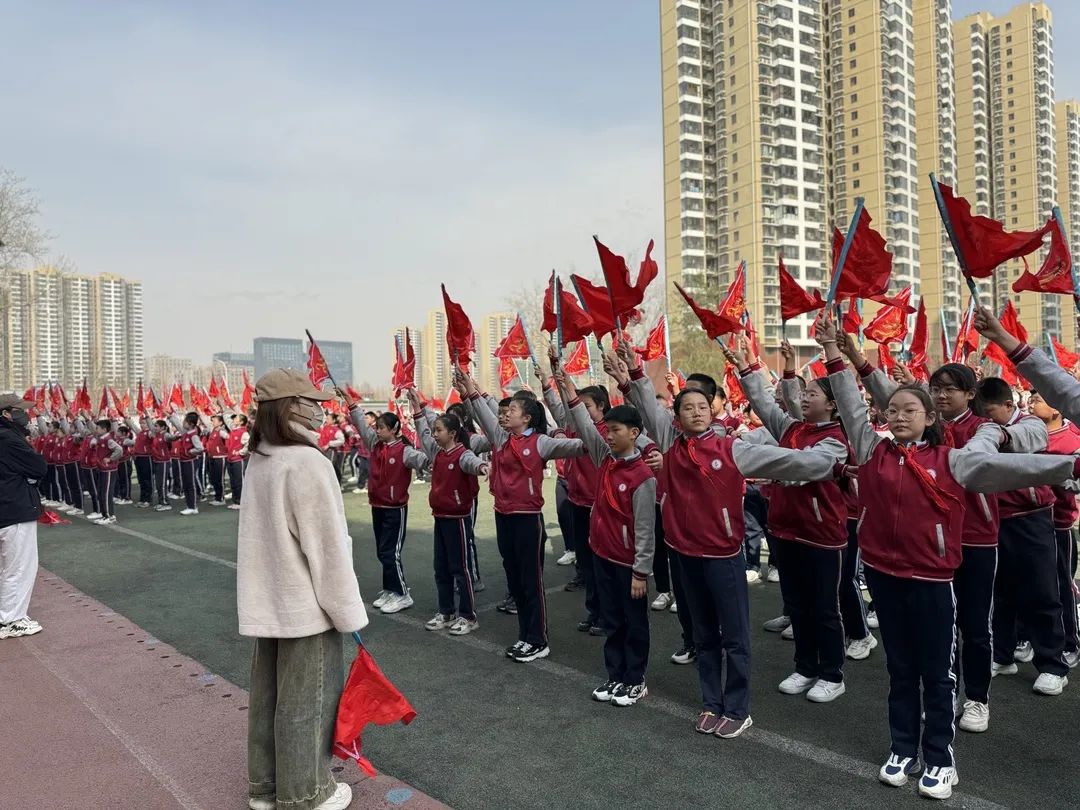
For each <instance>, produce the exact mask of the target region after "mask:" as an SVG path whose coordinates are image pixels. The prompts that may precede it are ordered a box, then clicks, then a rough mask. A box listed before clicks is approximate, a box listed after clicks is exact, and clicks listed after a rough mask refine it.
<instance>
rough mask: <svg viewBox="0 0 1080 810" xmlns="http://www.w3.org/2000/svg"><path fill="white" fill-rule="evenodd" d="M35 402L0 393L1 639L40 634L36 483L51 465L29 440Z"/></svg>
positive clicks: (39, 505) (39, 498)
mask: <svg viewBox="0 0 1080 810" xmlns="http://www.w3.org/2000/svg"><path fill="white" fill-rule="evenodd" d="M33 406H34V403H32V402H26V401H24V400H23V398H22V397H20V396H17V395H15V394H3V395H0V638H16V637H18V636H32V635H34V634H35V633H40V632H41V625H40V624H38V623H37V622H35V621H34V620H33V619H31V618H30V617H29V616H28V615H27V610H29V608H30V593H31V591H33V589H34V577H36V576H37V567H38V551H37V519H38V518H39V517H40V516H41V497H40V495H39V494H38V487H37V483H38V481H40V480H42V479H43V478H44V477H45V474H46V472H47V469H48V465H47V464H46V463H45V459H44V457H43V456H42V455H41V454H40V453H38V452H37V451H35V450H34V448H33V447H31V446H30V441H29V438H28V437H29V430H28V425H29V424H30V418H29V416H28V415H27V413H26V411H27V409H28V408H32V407H33Z"/></svg>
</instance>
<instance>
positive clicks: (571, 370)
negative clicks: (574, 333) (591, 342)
mask: <svg viewBox="0 0 1080 810" xmlns="http://www.w3.org/2000/svg"><path fill="white" fill-rule="evenodd" d="M590 368H592V363H591V362H590V361H589V346H588V344H587V343H586V342H585V341H584V340H579V341H578V344H577V346H575V347H574V351H573V352H571V354H570V356H569V357H568V358H566V362H565V363H564V364H563V371H565V372H566V373H567V374H568V375H569V376H571V377H576V376H578V375H579V374H588V373H589V369H590Z"/></svg>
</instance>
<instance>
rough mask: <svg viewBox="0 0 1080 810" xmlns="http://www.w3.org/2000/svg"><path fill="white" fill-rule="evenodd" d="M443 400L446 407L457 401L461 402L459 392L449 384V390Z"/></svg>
mask: <svg viewBox="0 0 1080 810" xmlns="http://www.w3.org/2000/svg"><path fill="white" fill-rule="evenodd" d="M445 402H446V407H447V408H449V407H450V406H451V405H456V404H457V403H459V402H461V394H459V393H458V392H457V389H456V388H454V387H453V386H451V387H450V391H449V392H448V393H447V394H446V400H445Z"/></svg>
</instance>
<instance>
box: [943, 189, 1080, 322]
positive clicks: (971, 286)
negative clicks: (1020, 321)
mask: <svg viewBox="0 0 1080 810" xmlns="http://www.w3.org/2000/svg"><path fill="white" fill-rule="evenodd" d="M930 185H931V186H932V187H933V189H934V201H935V202H936V203H937V208H938V214H940V215H941V222H942V224H943V225H944V226H945V233H947V234H948V235H949V242H951V243H952V249H953V253H954V254H956V260H957V261H958V262H959V263H960V270H961V272H962V273H963V274H964V279H965V280H966V281H967V286H968V290H970V291H971V297H972V298H974V299H975V302H976V304H978V303H979V289H978V287H976V286H975V280H974V279H972V277H971V276H969V275H968V269H967V262H965V261H964V254H963V253H962V252H961V250H960V243H959V241H958V240H957V238H956V231H955V230H954V229H953V225H952V220H951V219H950V218H949V211H948V209H946V208H945V197H944V196H943V195H942V193H941V186H940V185H939V184H938V180H937V177H936V176H935V175H934V173H933V172H930ZM1063 233H1064V232H1063ZM1073 285H1074V286H1075V285H1076V274H1075V272H1074V273H1073Z"/></svg>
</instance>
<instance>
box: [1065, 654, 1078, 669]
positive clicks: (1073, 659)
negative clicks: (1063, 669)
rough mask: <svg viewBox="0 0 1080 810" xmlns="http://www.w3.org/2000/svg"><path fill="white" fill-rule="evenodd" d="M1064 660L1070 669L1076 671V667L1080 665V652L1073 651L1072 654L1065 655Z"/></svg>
mask: <svg viewBox="0 0 1080 810" xmlns="http://www.w3.org/2000/svg"><path fill="white" fill-rule="evenodd" d="M1063 658H1064V659H1065V665H1066V666H1067V667H1068V668H1069V669H1075V668H1076V665H1077V664H1080V650H1073V651H1072V652H1067V653H1065V655H1064V656H1063Z"/></svg>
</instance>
